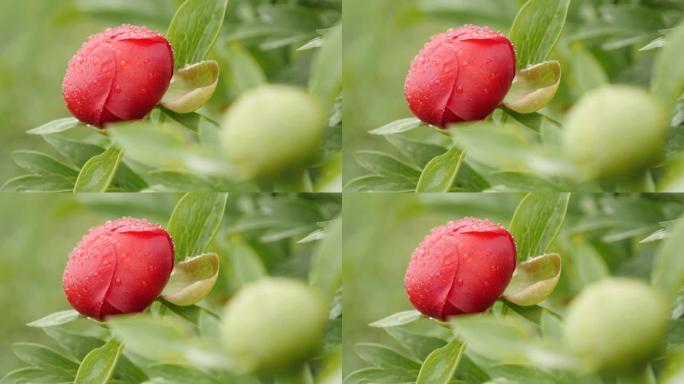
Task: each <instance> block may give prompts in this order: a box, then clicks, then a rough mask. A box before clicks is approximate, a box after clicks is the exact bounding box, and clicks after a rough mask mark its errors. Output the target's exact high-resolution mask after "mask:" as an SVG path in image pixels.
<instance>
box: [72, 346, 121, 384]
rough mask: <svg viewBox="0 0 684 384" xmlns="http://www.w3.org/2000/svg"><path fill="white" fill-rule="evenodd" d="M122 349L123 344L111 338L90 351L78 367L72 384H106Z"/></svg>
mask: <svg viewBox="0 0 684 384" xmlns="http://www.w3.org/2000/svg"><path fill="white" fill-rule="evenodd" d="M122 350H123V344H121V343H119V342H118V341H116V340H114V339H112V340H109V341H108V342H107V343H106V344H105V345H103V346H102V347H100V348H97V349H93V350H92V351H90V353H88V354H87V355H86V357H85V358H84V359H83V361H82V362H81V366H80V367H78V373H76V380H74V384H107V383H108V382H109V379H110V378H111V377H112V373H113V372H114V368H115V367H116V363H117V361H119V355H121V351H122Z"/></svg>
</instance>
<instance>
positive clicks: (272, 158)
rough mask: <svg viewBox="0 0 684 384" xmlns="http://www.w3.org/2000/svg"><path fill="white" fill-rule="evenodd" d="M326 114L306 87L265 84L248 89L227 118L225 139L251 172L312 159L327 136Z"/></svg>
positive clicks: (267, 172)
mask: <svg viewBox="0 0 684 384" xmlns="http://www.w3.org/2000/svg"><path fill="white" fill-rule="evenodd" d="M324 126H325V115H324V113H323V111H322V110H321V107H320V106H319V104H318V102H317V101H316V100H315V99H314V98H313V97H311V96H309V95H308V94H307V93H306V92H304V91H302V90H300V89H298V88H294V87H290V86H285V85H265V86H261V87H259V88H257V89H254V90H252V91H249V92H247V93H245V94H244V95H243V96H242V97H240V98H239V99H238V100H237V101H236V102H235V104H233V106H232V107H231V108H230V109H229V110H228V112H227V113H226V116H225V118H224V120H223V133H222V142H223V147H224V148H225V150H226V153H227V155H228V157H229V159H230V160H231V161H232V162H233V164H234V165H235V166H236V168H237V169H238V171H239V172H240V173H241V174H242V175H243V176H244V177H246V178H253V177H257V176H274V175H277V174H279V173H282V172H284V171H286V170H293V169H298V168H299V167H305V166H307V165H309V164H310V163H311V162H312V160H314V159H315V158H316V155H317V153H318V150H319V148H320V146H321V143H322V141H323V130H324Z"/></svg>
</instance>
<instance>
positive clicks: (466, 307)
mask: <svg viewBox="0 0 684 384" xmlns="http://www.w3.org/2000/svg"><path fill="white" fill-rule="evenodd" d="M515 257H516V254H515V242H514V241H513V238H512V237H511V234H510V233H509V232H508V231H507V230H506V229H505V228H504V227H502V226H501V225H498V224H494V223H492V222H490V221H488V220H481V219H476V218H464V219H461V220H458V221H450V222H449V223H447V225H444V226H441V227H437V228H435V229H433V230H432V232H431V233H430V234H429V235H428V236H427V237H426V238H425V240H423V242H422V243H420V245H418V248H416V250H415V251H414V252H413V255H411V261H410V263H409V265H408V268H407V269H406V276H405V278H404V286H405V287H406V293H407V294H408V297H409V300H411V303H412V304H413V306H415V307H416V309H418V310H419V311H420V312H422V313H424V314H426V315H428V316H431V317H434V318H437V319H441V320H446V319H447V317H449V316H452V315H460V314H468V313H476V312H482V311H484V310H486V309H487V308H489V307H490V306H491V305H492V304H494V302H495V301H496V300H497V299H498V298H499V297H500V296H501V294H502V293H503V292H504V290H505V289H506V286H507V285H508V283H509V282H510V281H511V276H512V275H513V271H514V270H515Z"/></svg>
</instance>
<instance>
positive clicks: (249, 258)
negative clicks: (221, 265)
mask: <svg viewBox="0 0 684 384" xmlns="http://www.w3.org/2000/svg"><path fill="white" fill-rule="evenodd" d="M226 246H227V247H228V251H227V252H226V253H227V255H226V258H227V260H228V263H227V265H226V268H225V269H226V275H227V276H228V282H229V284H230V287H231V288H232V289H233V290H234V291H237V290H238V289H240V287H242V286H243V285H245V284H247V283H251V282H252V281H256V280H258V279H260V278H262V277H264V276H266V275H267V274H268V272H267V271H266V267H265V266H264V263H263V262H262V261H261V258H259V255H258V254H257V253H256V252H255V251H254V249H253V248H252V247H251V246H250V245H249V244H248V243H247V241H245V239H244V238H243V237H242V236H241V235H238V234H234V235H231V236H230V238H229V239H228V242H227V244H226Z"/></svg>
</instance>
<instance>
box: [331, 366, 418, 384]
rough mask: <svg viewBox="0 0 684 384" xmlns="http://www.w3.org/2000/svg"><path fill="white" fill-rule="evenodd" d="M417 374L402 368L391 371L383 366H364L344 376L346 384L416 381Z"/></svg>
mask: <svg viewBox="0 0 684 384" xmlns="http://www.w3.org/2000/svg"><path fill="white" fill-rule="evenodd" d="M415 381H416V375H415V374H413V373H409V372H406V371H402V370H393V371H389V370H386V369H382V368H363V369H359V370H357V371H354V372H352V373H350V374H349V375H347V377H345V378H344V384H368V383H387V384H390V383H393V384H408V383H415Z"/></svg>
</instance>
